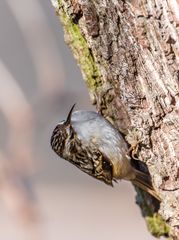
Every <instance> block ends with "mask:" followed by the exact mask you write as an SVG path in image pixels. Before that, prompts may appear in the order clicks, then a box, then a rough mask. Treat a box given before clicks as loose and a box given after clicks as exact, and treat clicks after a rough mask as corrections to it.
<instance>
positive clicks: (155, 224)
mask: <svg viewBox="0 0 179 240" xmlns="http://www.w3.org/2000/svg"><path fill="white" fill-rule="evenodd" d="M146 222H147V226H148V229H149V231H150V232H151V234H152V235H154V236H155V237H160V236H166V237H168V235H169V230H170V228H169V226H168V225H167V224H166V222H165V221H164V220H163V219H162V217H161V216H160V215H159V214H154V215H153V216H150V217H149V216H148V217H146Z"/></svg>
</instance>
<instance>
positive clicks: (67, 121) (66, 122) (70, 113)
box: [65, 103, 76, 125]
mask: <svg viewBox="0 0 179 240" xmlns="http://www.w3.org/2000/svg"><path fill="white" fill-rule="evenodd" d="M75 105H76V103H75V104H73V106H72V107H71V109H70V112H69V113H68V116H67V119H66V121H65V125H68V124H70V122H71V115H72V112H73V109H74V107H75Z"/></svg>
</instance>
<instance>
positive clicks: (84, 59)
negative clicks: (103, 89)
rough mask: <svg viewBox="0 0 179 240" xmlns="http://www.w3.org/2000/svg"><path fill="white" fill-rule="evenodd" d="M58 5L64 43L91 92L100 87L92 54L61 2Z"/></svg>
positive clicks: (98, 74)
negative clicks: (68, 47)
mask: <svg viewBox="0 0 179 240" xmlns="http://www.w3.org/2000/svg"><path fill="white" fill-rule="evenodd" d="M58 3H59V11H58V13H59V16H60V19H61V22H62V23H63V25H64V26H65V27H64V31H65V39H66V42H67V43H68V44H69V46H70V47H71V49H72V51H73V54H74V56H75V58H76V59H77V61H78V64H79V65H80V67H81V70H82V72H83V74H84V76H85V80H86V82H87V85H88V87H89V89H90V90H91V91H93V90H96V88H97V87H99V86H101V85H102V81H101V74H100V72H99V69H98V67H97V65H96V63H95V60H94V57H93V54H92V52H91V50H90V49H89V46H88V44H87V42H86V39H85V38H84V37H83V35H82V33H81V31H80V29H79V27H78V25H77V24H76V23H74V22H73V20H72V19H71V18H70V16H69V15H68V13H67V12H66V11H65V7H64V5H63V4H62V1H61V0H58Z"/></svg>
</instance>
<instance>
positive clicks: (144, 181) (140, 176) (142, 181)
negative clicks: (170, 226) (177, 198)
mask: <svg viewBox="0 0 179 240" xmlns="http://www.w3.org/2000/svg"><path fill="white" fill-rule="evenodd" d="M135 173H136V178H135V179H133V180H132V182H133V183H134V185H136V186H137V187H139V188H141V189H142V190H144V191H146V192H148V193H149V194H151V195H152V196H153V197H155V198H156V199H158V200H159V201H161V198H160V197H159V196H158V195H157V193H156V191H155V190H154V188H153V186H152V183H151V181H150V178H149V176H148V175H147V174H145V173H143V172H140V171H138V170H135Z"/></svg>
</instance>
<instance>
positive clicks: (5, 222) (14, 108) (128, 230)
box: [0, 0, 154, 240]
mask: <svg viewBox="0 0 179 240" xmlns="http://www.w3.org/2000/svg"><path fill="white" fill-rule="evenodd" d="M0 83H1V84H0V203H1V204H0V212H1V214H0V226H1V228H0V236H1V239H5V240H26V239H28V240H40V239H41V240H42V239H43V240H52V239H53V240H57V239H58V240H59V239H63V240H72V239H73V240H77V239H78V240H91V239H98V240H109V239H111V238H112V239H125V240H128V239H130V240H131V239H138V240H140V239H141V240H152V239H154V238H153V237H152V236H151V235H150V234H149V233H148V231H147V229H146V225H145V222H144V220H143V218H142V217H141V214H140V209H139V208H138V206H137V205H135V192H134V190H133V187H132V186H131V184H130V183H128V182H124V181H122V182H120V183H118V184H115V187H114V188H111V187H108V186H106V185H105V184H103V183H102V182H98V181H96V180H94V179H92V178H90V177H89V176H88V175H86V174H84V173H82V172H81V171H79V170H78V169H77V168H75V167H74V166H72V165H70V164H69V163H68V162H66V161H64V160H62V159H60V158H58V156H57V155H55V153H54V152H52V150H51V147H50V136H51V133H52V130H53V128H54V126H55V125H56V124H57V122H59V121H60V120H63V119H65V117H66V115H67V113H68V112H69V109H70V108H71V106H72V105H73V104H74V103H77V106H76V108H78V109H94V108H93V107H92V106H91V104H90V100H89V95H88V92H87V89H86V86H85V84H84V81H83V80H82V76H81V73H80V70H79V68H78V66H77V64H76V62H75V60H74V59H73V56H72V53H71V51H70V50H69V48H68V47H67V46H66V45H65V43H64V39H63V30H62V27H61V26H60V24H59V20H58V18H57V16H56V15H55V11H54V8H53V7H52V5H51V3H50V0H44V1H40V0H27V1H24V0H18V1H16V0H1V1H0Z"/></svg>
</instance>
